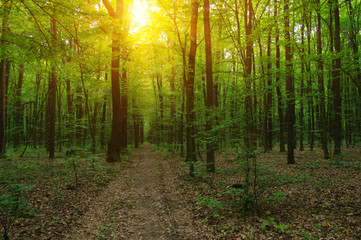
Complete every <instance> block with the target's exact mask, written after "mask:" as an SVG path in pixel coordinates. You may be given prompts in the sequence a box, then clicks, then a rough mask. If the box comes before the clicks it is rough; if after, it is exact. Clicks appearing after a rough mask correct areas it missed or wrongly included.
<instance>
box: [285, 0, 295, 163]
mask: <svg viewBox="0 0 361 240" xmlns="http://www.w3.org/2000/svg"><path fill="white" fill-rule="evenodd" d="M284 3H285V6H284V13H285V39H286V47H285V55H286V94H287V113H286V119H287V163H288V164H294V163H295V156H294V147H295V146H294V137H295V130H294V124H295V92H294V76H293V74H294V73H293V62H292V58H293V53H292V49H291V34H290V33H291V29H290V22H289V16H290V12H289V11H290V10H289V0H285V1H284Z"/></svg>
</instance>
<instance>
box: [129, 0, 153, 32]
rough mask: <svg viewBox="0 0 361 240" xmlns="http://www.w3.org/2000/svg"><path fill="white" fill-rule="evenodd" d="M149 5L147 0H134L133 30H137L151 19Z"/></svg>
mask: <svg viewBox="0 0 361 240" xmlns="http://www.w3.org/2000/svg"><path fill="white" fill-rule="evenodd" d="M149 11H150V9H149V5H148V2H147V1H145V0H134V2H133V6H132V11H131V12H132V23H131V31H132V32H136V31H138V30H139V29H140V28H142V27H144V26H145V25H147V23H148V21H149Z"/></svg>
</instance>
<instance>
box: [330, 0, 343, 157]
mask: <svg viewBox="0 0 361 240" xmlns="http://www.w3.org/2000/svg"><path fill="white" fill-rule="evenodd" d="M333 12H334V18H335V51H336V53H337V57H336V59H335V61H334V66H333V71H332V77H333V81H332V83H333V85H332V87H333V94H334V97H333V101H334V111H335V120H334V121H335V122H334V130H335V146H334V154H335V155H338V154H341V145H342V144H341V142H342V126H341V114H342V110H341V101H342V99H341V73H340V71H341V55H340V53H341V39H340V13H339V8H338V0H334V5H333Z"/></svg>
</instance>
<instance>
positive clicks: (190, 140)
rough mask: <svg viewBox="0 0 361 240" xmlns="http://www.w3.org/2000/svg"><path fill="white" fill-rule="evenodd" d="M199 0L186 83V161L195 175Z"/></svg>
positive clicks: (194, 4) (193, 19) (194, 10)
mask: <svg viewBox="0 0 361 240" xmlns="http://www.w3.org/2000/svg"><path fill="white" fill-rule="evenodd" d="M198 7H199V4H198V1H197V0H192V16H191V43H190V49H189V58H188V78H187V83H186V101H187V106H186V120H187V126H186V135H187V137H186V139H187V156H186V161H187V162H189V164H190V168H189V171H190V175H191V176H193V175H194V163H195V161H196V160H197V159H196V148H195V139H194V135H195V127H194V122H195V113H194V79H195V68H196V65H195V64H196V53H197V24H198Z"/></svg>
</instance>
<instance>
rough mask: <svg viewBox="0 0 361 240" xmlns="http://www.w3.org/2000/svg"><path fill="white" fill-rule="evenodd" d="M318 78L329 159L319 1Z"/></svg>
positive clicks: (324, 136)
mask: <svg viewBox="0 0 361 240" xmlns="http://www.w3.org/2000/svg"><path fill="white" fill-rule="evenodd" d="M316 11H317V57H318V58H317V70H318V72H317V78H318V91H319V94H320V114H321V119H320V121H321V128H322V133H321V144H322V149H323V153H324V158H325V159H328V158H329V154H328V147H327V126H328V123H327V116H326V106H325V83H324V77H323V74H324V68H323V60H322V38H321V36H322V34H321V33H322V23H321V6H320V1H319V0H318V1H317V9H316Z"/></svg>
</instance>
